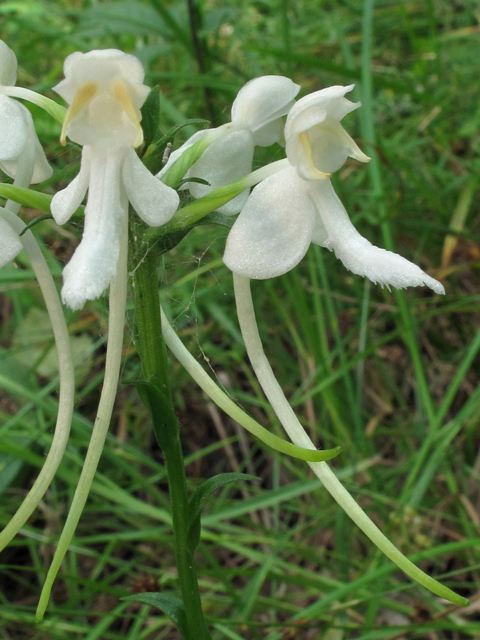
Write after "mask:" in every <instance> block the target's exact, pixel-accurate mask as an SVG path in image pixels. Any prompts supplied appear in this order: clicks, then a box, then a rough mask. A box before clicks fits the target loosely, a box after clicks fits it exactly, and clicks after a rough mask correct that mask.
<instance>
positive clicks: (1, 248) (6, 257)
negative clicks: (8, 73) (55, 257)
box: [0, 40, 22, 267]
mask: <svg viewBox="0 0 480 640" xmlns="http://www.w3.org/2000/svg"><path fill="white" fill-rule="evenodd" d="M0 42H1V40H0ZM21 249H22V243H21V241H20V238H19V237H18V233H16V232H15V231H14V230H13V229H12V227H11V226H10V225H9V224H8V222H7V221H6V220H4V219H3V218H2V217H0V267H4V266H5V265H6V264H8V263H9V262H10V261H11V260H13V259H14V258H16V257H17V255H18V254H19V253H20V251H21Z"/></svg>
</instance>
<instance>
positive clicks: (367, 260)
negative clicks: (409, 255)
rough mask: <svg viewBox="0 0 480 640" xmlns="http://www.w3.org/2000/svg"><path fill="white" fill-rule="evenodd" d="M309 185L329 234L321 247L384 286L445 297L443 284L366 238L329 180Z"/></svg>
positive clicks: (362, 274)
mask: <svg viewBox="0 0 480 640" xmlns="http://www.w3.org/2000/svg"><path fill="white" fill-rule="evenodd" d="M308 184H309V187H308V189H309V193H310V197H311V198H312V200H313V202H314V203H315V207H316V209H317V212H318V214H319V215H320V217H321V220H322V222H323V225H324V226H325V229H326V231H327V234H328V238H327V239H326V240H325V241H324V242H323V243H322V244H323V246H324V247H327V248H328V249H330V250H333V251H334V252H335V255H336V257H337V258H338V259H339V260H341V261H342V262H343V264H344V265H345V267H346V268H347V269H349V270H350V271H352V272H353V273H356V274H357V275H360V276H364V277H366V278H368V279H369V280H371V281H372V282H374V283H378V284H380V285H382V286H387V287H388V286H389V285H392V286H393V287H396V288H397V289H404V288H406V287H419V286H422V285H426V286H427V287H430V289H433V291H435V292H436V293H445V289H444V288H443V285H442V284H441V283H440V282H438V281H437V280H435V279H434V278H432V277H430V276H428V275H427V274H426V273H424V272H423V271H422V270H421V269H420V268H419V267H417V266H416V265H415V264H413V263H412V262H409V261H408V260H406V259H405V258H402V257H401V256H399V255H398V254H396V253H393V252H391V251H386V250H385V249H380V248H379V247H375V246H373V245H372V244H371V243H370V242H369V241H368V240H366V239H365V238H363V237H362V236H361V235H360V234H359V233H358V231H357V230H356V229H355V227H354V226H353V225H352V223H351V222H350V218H349V217H348V214H347V212H346V211H345V208H344V207H343V205H342V203H341V202H340V200H339V198H338V196H337V194H336V193H335V191H334V189H333V186H332V184H331V182H330V180H319V181H317V182H315V183H313V182H309V183H308Z"/></svg>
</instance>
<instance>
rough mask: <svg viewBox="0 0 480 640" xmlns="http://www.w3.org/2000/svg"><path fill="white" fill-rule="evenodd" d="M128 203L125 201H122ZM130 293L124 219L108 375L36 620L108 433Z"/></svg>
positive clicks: (112, 299) (113, 294)
mask: <svg viewBox="0 0 480 640" xmlns="http://www.w3.org/2000/svg"><path fill="white" fill-rule="evenodd" d="M123 205H124V206H125V207H126V206H127V204H126V202H124V203H123ZM126 297H127V222H126V220H125V223H124V229H123V232H122V239H121V245H120V256H119V258H118V265H117V274H116V276H115V279H114V281H113V282H112V284H111V285H110V309H109V311H110V319H109V326H108V342H107V356H106V361H105V377H104V381H103V388H102V393H101V396H100V402H99V404H98V411H97V417H96V419H95V424H94V426H93V430H92V435H91V438H90V443H89V445H88V451H87V455H86V456H85V462H84V463H83V467H82V473H81V474H80V479H79V481H78V484H77V488H76V489H75V495H74V496H73V501H72V505H71V507H70V511H69V513H68V517H67V521H66V522H65V526H64V528H63V531H62V535H61V536H60V540H59V541H58V546H57V550H56V552H55V556H54V557H53V560H52V564H51V565H50V568H49V570H48V573H47V577H46V580H45V584H44V585H43V588H42V593H41V594H40V600H39V603H38V607H37V613H36V618H37V622H41V621H42V620H43V616H44V613H45V610H46V608H47V605H48V601H49V598H50V592H51V590H52V587H53V583H54V581H55V578H56V576H57V573H58V571H59V569H60V566H61V564H62V562H63V558H64V557H65V554H66V553H67V551H68V547H69V545H70V542H71V541H72V538H73V536H74V534H75V530H76V528H77V525H78V521H79V519H80V516H81V515H82V512H83V509H84V507H85V503H86V501H87V498H88V494H89V492H90V488H91V486H92V482H93V478H94V477H95V472H96V471H97V467H98V463H99V461H100V457H101V455H102V451H103V445H104V444H105V438H106V437H107V433H108V428H109V426H110V420H111V418H112V411H113V405H114V403H115V398H116V396H117V388H118V380H119V377H120V365H121V362H122V345H123V330H124V325H125V304H126Z"/></svg>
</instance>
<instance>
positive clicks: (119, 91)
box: [113, 80, 143, 149]
mask: <svg viewBox="0 0 480 640" xmlns="http://www.w3.org/2000/svg"><path fill="white" fill-rule="evenodd" d="M113 92H114V94H115V96H116V97H117V98H118V100H120V102H121V104H122V107H123V108H124V110H125V113H126V114H127V116H128V117H129V118H130V120H131V121H132V122H133V124H134V125H135V129H136V131H137V137H136V138H135V142H134V143H133V148H134V149H135V147H138V146H139V145H140V144H142V142H143V130H142V127H141V126H140V119H139V117H138V113H137V110H136V109H135V107H134V106H133V102H132V97H131V95H130V92H129V90H128V87H127V85H126V84H125V82H124V81H123V80H117V82H115V84H114V85H113Z"/></svg>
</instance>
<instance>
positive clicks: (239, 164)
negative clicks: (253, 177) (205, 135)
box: [188, 129, 254, 215]
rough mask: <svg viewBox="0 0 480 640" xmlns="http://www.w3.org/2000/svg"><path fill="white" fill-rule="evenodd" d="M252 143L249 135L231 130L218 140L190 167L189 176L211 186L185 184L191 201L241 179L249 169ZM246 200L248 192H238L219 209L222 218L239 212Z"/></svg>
mask: <svg viewBox="0 0 480 640" xmlns="http://www.w3.org/2000/svg"><path fill="white" fill-rule="evenodd" d="M253 149H254V144H253V140H252V136H251V134H250V133H249V132H248V131H247V130H245V129H238V130H236V129H232V130H230V131H228V130H227V132H226V133H225V134H224V135H223V136H221V137H220V138H218V140H216V141H215V142H214V143H213V144H211V145H210V146H209V147H208V149H207V150H206V151H205V152H204V153H203V155H202V156H201V157H200V159H199V160H197V162H196V163H195V164H194V165H193V166H192V167H191V169H190V171H189V175H190V176H192V177H196V178H202V179H203V180H206V181H207V182H209V183H210V186H207V185H204V184H199V183H195V182H189V183H188V189H189V191H190V193H191V194H192V196H193V197H194V198H201V197H202V196H205V195H207V194H208V193H210V191H212V189H217V188H218V187H223V186H224V185H226V184H229V183H230V182H233V181H234V180H239V179H240V178H243V177H244V176H246V175H247V174H248V173H250V172H251V170H252V160H253ZM247 197H248V191H246V192H243V193H241V194H240V195H239V196H237V197H236V198H233V200H230V202H227V204H225V205H223V207H220V208H219V209H218V210H219V211H221V212H222V213H224V214H225V215H233V214H234V213H238V212H239V211H240V209H241V208H242V206H243V205H244V203H245V200H246V198H247Z"/></svg>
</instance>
